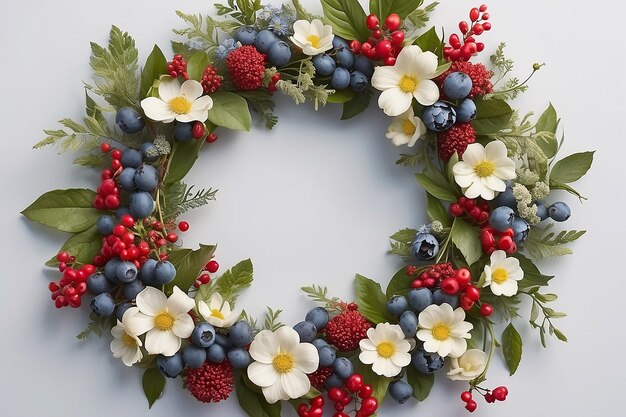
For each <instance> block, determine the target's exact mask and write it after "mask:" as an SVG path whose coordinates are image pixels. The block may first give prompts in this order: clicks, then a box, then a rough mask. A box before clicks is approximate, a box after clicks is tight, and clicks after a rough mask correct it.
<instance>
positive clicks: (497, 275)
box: [491, 268, 509, 284]
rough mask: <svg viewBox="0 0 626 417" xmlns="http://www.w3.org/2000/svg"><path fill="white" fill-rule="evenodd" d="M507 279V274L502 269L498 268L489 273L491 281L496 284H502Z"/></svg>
mask: <svg viewBox="0 0 626 417" xmlns="http://www.w3.org/2000/svg"><path fill="white" fill-rule="evenodd" d="M507 279H509V273H508V272H507V271H506V269H504V268H498V269H496V270H494V271H493V272H492V273H491V280H492V281H493V282H495V283H496V284H502V283H503V282H504V281H506V280H507Z"/></svg>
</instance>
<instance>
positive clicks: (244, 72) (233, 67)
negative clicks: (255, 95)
mask: <svg viewBox="0 0 626 417" xmlns="http://www.w3.org/2000/svg"><path fill="white" fill-rule="evenodd" d="M226 66H227V67H228V72H229V73H230V77H231V81H232V83H233V85H234V86H235V87H236V88H237V89H239V90H256V89H258V88H260V87H261V86H262V85H263V76H264V74H265V55H263V54H262V53H260V52H259V51H258V50H257V49H256V48H255V47H254V46H252V45H245V46H241V47H239V48H237V49H234V50H232V51H231V52H229V53H228V55H227V56H226Z"/></svg>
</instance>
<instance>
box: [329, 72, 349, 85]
mask: <svg viewBox="0 0 626 417" xmlns="http://www.w3.org/2000/svg"><path fill="white" fill-rule="evenodd" d="M330 86H331V87H332V88H334V89H335V90H343V89H344V88H348V87H350V71H348V70H347V69H345V68H341V67H337V68H335V71H333V76H332V77H331V78H330Z"/></svg>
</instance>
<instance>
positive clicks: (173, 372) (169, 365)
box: [157, 352, 184, 378]
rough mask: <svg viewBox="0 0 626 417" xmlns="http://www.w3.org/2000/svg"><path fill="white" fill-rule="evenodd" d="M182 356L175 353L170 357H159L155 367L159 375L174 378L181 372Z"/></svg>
mask: <svg viewBox="0 0 626 417" xmlns="http://www.w3.org/2000/svg"><path fill="white" fill-rule="evenodd" d="M183 366H184V363H183V355H182V354H181V353H180V352H176V353H175V354H174V355H172V356H159V357H158V358H157V367H158V368H159V371H161V373H162V374H163V375H164V376H166V377H168V378H176V377H177V376H178V375H180V373H181V372H182V371H183Z"/></svg>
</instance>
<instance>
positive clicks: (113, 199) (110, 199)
mask: <svg viewBox="0 0 626 417" xmlns="http://www.w3.org/2000/svg"><path fill="white" fill-rule="evenodd" d="M104 205H105V206H106V207H107V208H108V209H111V210H113V209H116V208H118V207H119V206H120V198H119V197H118V196H116V195H113V194H109V195H108V196H106V197H105V199H104Z"/></svg>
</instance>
